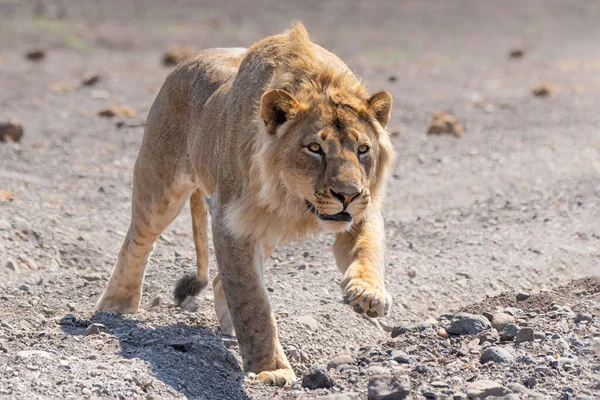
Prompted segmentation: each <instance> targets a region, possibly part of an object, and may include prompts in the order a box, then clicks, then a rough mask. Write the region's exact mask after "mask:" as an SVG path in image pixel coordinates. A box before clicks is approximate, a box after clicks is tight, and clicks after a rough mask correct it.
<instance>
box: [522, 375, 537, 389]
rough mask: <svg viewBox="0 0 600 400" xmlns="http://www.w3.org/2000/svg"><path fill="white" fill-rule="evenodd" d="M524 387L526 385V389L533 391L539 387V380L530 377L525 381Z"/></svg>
mask: <svg viewBox="0 0 600 400" xmlns="http://www.w3.org/2000/svg"><path fill="white" fill-rule="evenodd" d="M523 385H525V387H526V388H528V389H533V388H534V387H535V385H537V379H535V378H534V377H529V378H527V379H525V381H524V382H523Z"/></svg>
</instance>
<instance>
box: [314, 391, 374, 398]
mask: <svg viewBox="0 0 600 400" xmlns="http://www.w3.org/2000/svg"><path fill="white" fill-rule="evenodd" d="M362 398H363V397H361V395H360V393H358V392H344V393H333V394H328V395H325V396H318V397H317V398H316V400H360V399H362Z"/></svg>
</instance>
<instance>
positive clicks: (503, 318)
mask: <svg viewBox="0 0 600 400" xmlns="http://www.w3.org/2000/svg"><path fill="white" fill-rule="evenodd" d="M491 323H492V327H493V328H494V329H496V330H497V331H498V332H502V331H504V330H505V329H506V327H507V326H508V324H514V323H515V317H513V316H512V315H510V314H506V313H502V312H501V313H497V314H494V316H493V317H492V321H491Z"/></svg>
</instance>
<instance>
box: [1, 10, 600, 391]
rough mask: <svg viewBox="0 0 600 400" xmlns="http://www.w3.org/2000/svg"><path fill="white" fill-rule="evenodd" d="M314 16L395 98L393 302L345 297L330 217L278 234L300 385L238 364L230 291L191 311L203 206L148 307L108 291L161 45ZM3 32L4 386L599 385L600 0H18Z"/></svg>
mask: <svg viewBox="0 0 600 400" xmlns="http://www.w3.org/2000/svg"><path fill="white" fill-rule="evenodd" d="M293 18H299V19H301V20H302V21H303V22H305V24H306V26H307V28H308V30H309V32H310V33H311V35H312V37H313V39H314V40H315V41H316V42H318V43H320V44H322V45H324V46H325V47H327V48H329V49H331V50H332V51H334V52H335V53H337V54H339V55H340V56H341V57H343V58H344V59H345V60H346V61H347V62H348V63H349V65H351V66H352V68H353V69H354V70H355V71H357V73H358V74H360V75H361V76H363V77H364V78H365V81H366V83H367V84H368V86H369V87H370V88H371V89H372V90H377V89H380V88H386V89H388V90H389V91H390V92H391V93H392V95H393V96H394V99H395V106H394V113H393V118H392V120H391V122H390V128H391V129H390V130H391V131H392V132H393V133H394V137H393V143H394V146H395V149H396V153H397V158H398V160H397V164H396V167H395V169H394V172H393V176H392V179H391V182H390V185H389V186H390V187H389V190H388V198H387V204H386V208H385V219H386V230H387V238H388V242H387V248H388V261H389V262H388V276H387V286H388V290H389V291H390V293H391V294H392V296H393V297H394V300H395V302H394V306H393V308H392V310H391V314H390V315H389V317H387V318H385V319H382V320H373V319H369V318H366V317H363V316H360V315H358V314H355V313H354V312H353V311H352V310H351V309H350V308H349V307H347V306H345V305H344V304H342V299H341V294H340V291H339V282H340V274H339V273H338V272H337V271H336V268H335V266H334V263H333V260H332V256H331V252H330V251H329V247H330V245H331V243H332V238H331V237H329V236H323V237H319V238H316V239H315V240H314V241H311V242H301V243H293V244H290V245H287V246H284V247H282V248H279V249H277V250H276V251H275V253H274V254H273V256H272V258H271V260H269V263H268V265H267V276H266V279H267V285H268V288H269V292H270V296H271V300H272V304H273V310H274V313H275V316H276V318H277V320H278V324H279V330H280V336H281V341H282V344H283V345H284V347H285V349H286V352H287V353H288V356H289V358H290V359H291V360H292V363H293V366H294V368H295V370H296V373H297V375H298V378H299V380H298V382H297V383H295V384H294V385H293V386H291V387H288V388H270V387H265V386H262V385H259V384H258V383H257V382H256V381H255V380H254V379H253V378H252V376H245V375H244V374H243V373H242V371H241V370H240V363H239V362H240V360H239V353H238V347H237V344H236V342H235V339H234V338H230V337H224V336H223V335H222V334H221V333H220V332H219V330H218V326H217V322H216V319H215V317H214V313H213V311H212V306H213V303H212V302H213V300H212V292H211V290H207V291H206V292H204V293H202V294H201V295H200V297H199V298H198V299H197V302H196V304H195V305H192V307H191V308H190V309H191V310H192V311H185V310H181V309H179V308H177V307H173V306H172V299H171V291H172V288H173V287H174V283H175V281H176V280H177V279H178V278H179V277H180V276H181V275H182V274H183V273H185V272H190V271H192V270H193V269H194V258H193V257H194V250H193V244H192V238H191V222H190V218H189V210H187V208H186V209H185V210H184V212H183V213H182V215H181V216H180V217H179V218H178V219H177V220H176V221H175V222H174V223H173V225H172V226H171V227H169V228H168V229H167V230H166V231H165V233H164V234H163V235H162V236H161V238H160V240H159V241H158V243H157V246H156V248H155V251H154V253H153V255H152V257H151V260H150V262H149V266H148V272H147V278H146V282H145V287H144V298H143V307H144V309H145V310H144V311H143V312H141V313H140V314H138V315H135V316H128V317H121V316H119V315H114V314H93V312H92V309H93V305H94V303H95V302H96V300H97V299H98V297H99V295H100V293H101V291H102V289H103V288H104V285H105V283H106V279H107V277H108V275H109V273H110V270H111V268H112V265H113V263H114V261H115V257H116V254H117V251H118V248H119V246H120V243H121V241H122V240H123V236H124V232H125V230H126V229H127V224H128V222H129V220H128V218H129V213H130V194H131V193H130V192H131V177H132V174H131V172H132V167H133V163H134V162H135V156H136V151H137V149H138V148H139V144H140V141H141V135H142V132H143V124H144V120H145V117H146V113H147V110H148V108H149V106H150V104H151V102H152V101H153V99H154V97H155V95H156V93H157V91H158V89H159V88H160V85H161V84H162V81H163V80H164V78H165V76H166V74H167V73H168V71H169V69H170V68H171V67H170V66H165V65H164V64H163V61H164V53H165V52H166V51H167V50H168V49H170V48H172V47H174V46H183V47H184V48H186V47H193V48H196V49H201V48H206V47H219V46H221V47H224V46H248V45H250V44H251V43H253V42H254V41H255V40H258V39H260V38H262V37H264V36H267V35H270V34H273V33H275V32H279V31H281V30H282V29H284V28H285V27H287V26H288V25H289V23H290V21H291V20H292V19H293ZM348 21H351V22H352V29H348V28H347V24H348ZM0 31H1V32H2V34H1V35H0V88H1V90H0V125H2V124H3V123H5V122H8V121H15V120H18V121H20V125H21V126H22V128H23V135H22V137H20V133H19V132H20V131H19V129H17V128H15V127H13V128H11V130H10V133H6V136H3V135H0V136H1V137H0V398H27V399H36V398H39V399H46V398H85V397H99V398H144V399H151V398H165V399H170V398H185V397H187V398H194V399H236V398H256V399H273V398H283V399H297V398H300V399H302V398H315V397H319V396H329V397H326V398H330V399H333V398H336V399H348V398H358V399H363V398H367V397H368V396H371V398H384V396H385V394H386V393H387V394H389V395H390V396H391V397H389V398H407V397H408V396H413V397H414V398H424V397H427V398H464V397H466V396H468V397H470V398H494V397H495V398H507V399H511V398H582V399H584V398H589V399H592V398H599V397H600V389H599V387H598V374H599V373H600V372H599V370H598V368H599V365H600V355H599V354H600V347H599V346H600V342H599V341H600V338H599V336H598V335H599V325H600V324H599V309H598V307H599V304H600V298H599V297H598V296H599V294H598V293H599V289H598V287H599V281H598V278H597V276H598V275H600V267H599V262H600V205H599V204H600V203H599V198H600V179H599V173H600V130H599V129H598V126H600V114H599V113H598V109H600V80H599V78H598V77H599V76H600V73H599V72H600V45H599V40H600V39H599V38H600V6H599V5H598V4H596V3H595V2H590V1H584V0H573V1H558V0H552V1H548V0H546V1H541V0H540V1H529V2H526V3H523V2H519V1H513V0H506V1H503V2H501V3H500V2H476V1H462V0H444V1H432V2H426V3H424V2H419V1H405V2H401V3H399V2H396V1H389V2H388V1H381V2H378V3H377V6H373V5H371V3H370V2H360V1H323V2H319V4H315V5H311V6H307V5H306V4H305V3H304V2H291V1H290V2H281V1H266V2H264V4H263V6H262V7H257V6H256V5H253V4H250V3H249V2H238V3H235V4H234V2H232V1H221V2H218V3H216V4H215V3H214V2H209V1H204V0H203V1H191V0H189V1H188V0H182V1H179V2H177V3H176V4H175V3H173V4H172V3H171V2H165V1H159V0H148V1H136V0H127V1H117V0H102V1H94V2H91V1H89V2H84V1H80V2H65V1H58V0H56V1H50V0H47V1H37V0H36V1H33V0H31V1H28V0H22V1H13V0H0ZM175 53H177V52H175ZM438 111H444V112H445V113H447V114H435V113H437V112H438ZM434 114H435V115H436V118H435V120H434V121H433V124H432V125H431V126H429V125H430V123H431V122H432V118H433V116H434ZM448 115H450V116H448ZM447 123H450V125H452V129H449V130H450V132H449V134H444V133H442V134H439V133H440V127H443V126H444V125H446V124H447ZM428 126H429V127H428ZM0 128H2V126H0ZM2 129H3V128H2ZM428 131H429V132H430V133H432V134H431V135H427V134H426V132H428ZM3 132H8V131H6V130H3ZM9 136H10V137H9ZM13 139H14V140H18V143H13ZM211 262H212V265H211V269H212V270H213V271H214V269H215V265H214V257H213V256H212V253H211ZM594 276H596V278H594ZM503 293H504V294H503ZM519 293H520V295H519ZM517 296H519V297H517ZM527 296H529V297H528V298H527ZM328 386H329V387H328ZM311 387H314V388H316V389H310V388H311ZM317 387H320V388H317ZM327 387H328V388H327Z"/></svg>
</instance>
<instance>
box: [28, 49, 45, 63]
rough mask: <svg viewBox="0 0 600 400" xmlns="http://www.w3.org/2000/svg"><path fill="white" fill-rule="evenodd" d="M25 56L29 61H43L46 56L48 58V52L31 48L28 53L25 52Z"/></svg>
mask: <svg viewBox="0 0 600 400" xmlns="http://www.w3.org/2000/svg"><path fill="white" fill-rule="evenodd" d="M25 57H27V59H28V60H29V61H34V62H38V61H42V60H43V59H44V58H46V52H45V51H44V50H37V49H36V50H31V51H28V52H27V53H25Z"/></svg>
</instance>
